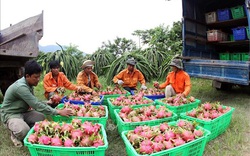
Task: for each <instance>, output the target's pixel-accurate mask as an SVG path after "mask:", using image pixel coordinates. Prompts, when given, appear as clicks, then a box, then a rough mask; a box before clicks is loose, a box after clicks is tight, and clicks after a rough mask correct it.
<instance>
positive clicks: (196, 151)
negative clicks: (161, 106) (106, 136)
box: [122, 121, 210, 156]
mask: <svg viewBox="0 0 250 156" xmlns="http://www.w3.org/2000/svg"><path fill="white" fill-rule="evenodd" d="M168 124H169V125H176V124H177V122H176V121H174V122H169V123H168ZM196 128H197V129H201V130H203V131H204V136H202V137H200V138H198V139H195V140H193V141H191V142H188V143H185V144H183V145H181V146H177V147H174V148H171V149H168V150H163V151H160V152H156V153H152V154H150V156H202V155H203V152H204V150H205V147H206V144H207V138H208V136H209V135H210V132H209V131H208V130H206V129H204V128H202V127H200V126H197V127H196ZM127 133H128V131H124V132H122V139H123V141H124V143H125V146H126V152H127V155H128V156H145V155H141V154H139V153H137V152H136V150H135V149H134V147H133V146H132V145H131V143H130V142H129V140H128V139H127V137H126V134H127ZM147 156H148V155H147Z"/></svg>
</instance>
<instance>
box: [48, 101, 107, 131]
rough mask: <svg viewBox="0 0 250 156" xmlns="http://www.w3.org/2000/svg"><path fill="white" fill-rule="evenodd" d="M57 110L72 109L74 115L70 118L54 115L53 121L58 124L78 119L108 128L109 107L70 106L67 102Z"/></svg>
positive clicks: (88, 104) (86, 104) (87, 104)
mask: <svg viewBox="0 0 250 156" xmlns="http://www.w3.org/2000/svg"><path fill="white" fill-rule="evenodd" d="M56 108H57V109H64V108H67V109H71V110H72V111H73V115H72V116H69V117H65V116H61V115H53V116H52V120H53V121H56V122H67V123H70V122H71V121H72V120H73V119H74V118H78V119H80V120H82V121H83V122H84V121H90V122H92V123H100V124H102V125H103V126H104V127H106V124H107V120H108V107H107V106H103V105H100V106H95V105H91V104H90V103H85V104H84V105H77V104H70V103H69V102H66V103H64V104H59V105H58V106H57V107H56Z"/></svg>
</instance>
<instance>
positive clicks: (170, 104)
mask: <svg viewBox="0 0 250 156" xmlns="http://www.w3.org/2000/svg"><path fill="white" fill-rule="evenodd" d="M155 103H156V104H159V105H164V106H166V107H167V108H168V109H170V110H171V111H173V112H174V113H176V114H177V115H178V116H180V114H181V113H185V112H187V111H189V110H191V109H193V108H195V107H198V105H199V104H200V103H201V101H200V100H199V99H195V98H194V97H193V96H189V97H187V98H185V97H183V96H181V95H180V94H177V95H176V96H173V97H169V98H164V99H157V100H155Z"/></svg>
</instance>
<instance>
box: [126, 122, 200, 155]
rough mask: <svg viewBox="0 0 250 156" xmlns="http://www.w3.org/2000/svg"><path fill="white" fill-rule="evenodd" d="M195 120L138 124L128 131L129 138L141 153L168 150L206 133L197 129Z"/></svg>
mask: <svg viewBox="0 0 250 156" xmlns="http://www.w3.org/2000/svg"><path fill="white" fill-rule="evenodd" d="M196 126H197V125H196V124H195V123H194V122H189V121H186V120H179V121H178V122H177V124H176V125H175V126H171V125H168V123H162V124H160V125H159V126H154V127H150V126H145V125H144V126H137V127H136V128H135V129H134V130H131V131H128V133H127V134H126V137H127V139H128V140H129V142H130V143H131V145H132V146H133V147H134V149H135V150H136V152H137V153H139V154H152V153H156V152H160V151H163V150H168V149H171V148H174V147H177V146H180V145H183V144H185V143H187V142H191V141H193V140H195V139H197V138H200V137H202V136H203V135H204V132H203V131H202V130H198V129H195V127H196Z"/></svg>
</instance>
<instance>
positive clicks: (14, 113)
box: [0, 77, 57, 123]
mask: <svg viewBox="0 0 250 156" xmlns="http://www.w3.org/2000/svg"><path fill="white" fill-rule="evenodd" d="M30 107H31V108H33V109H35V110H36V111H38V112H41V113H44V114H52V115H56V114H57V111H56V109H54V108H52V107H50V106H49V105H47V104H46V103H44V102H39V101H38V99H37V98H36V97H35V96H34V94H33V87H32V86H29V84H28V83H27V82H26V79H25V77H22V78H20V79H19V80H17V81H16V82H14V83H13V84H12V85H11V86H9V88H8V89H7V91H6V93H5V96H4V100H3V104H2V108H1V109H0V113H1V120H2V121H3V122H4V123H5V122H6V121H7V120H8V119H10V118H21V117H22V113H25V112H27V111H29V108H30Z"/></svg>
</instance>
